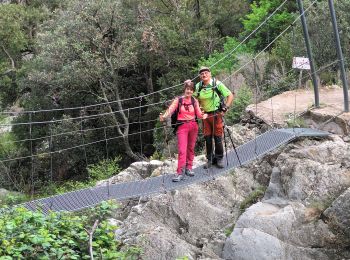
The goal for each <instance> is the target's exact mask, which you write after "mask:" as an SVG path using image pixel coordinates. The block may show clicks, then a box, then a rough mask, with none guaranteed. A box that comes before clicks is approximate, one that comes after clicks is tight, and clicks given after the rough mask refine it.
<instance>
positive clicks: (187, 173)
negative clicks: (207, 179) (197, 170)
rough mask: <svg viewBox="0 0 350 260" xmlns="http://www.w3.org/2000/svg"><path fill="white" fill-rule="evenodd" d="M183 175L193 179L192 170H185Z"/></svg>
mask: <svg viewBox="0 0 350 260" xmlns="http://www.w3.org/2000/svg"><path fill="white" fill-rule="evenodd" d="M185 174H186V175H187V176H190V177H193V176H194V172H193V171H192V170H190V169H186V170H185Z"/></svg>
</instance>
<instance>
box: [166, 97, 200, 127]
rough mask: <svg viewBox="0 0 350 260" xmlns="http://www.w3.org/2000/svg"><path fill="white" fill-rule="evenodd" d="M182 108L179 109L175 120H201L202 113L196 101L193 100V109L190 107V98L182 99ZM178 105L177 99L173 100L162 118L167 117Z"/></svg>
mask: <svg viewBox="0 0 350 260" xmlns="http://www.w3.org/2000/svg"><path fill="white" fill-rule="evenodd" d="M182 98H183V99H182V106H181V107H180V112H179V113H178V116H177V120H180V121H181V120H184V121H186V120H194V119H195V118H196V116H197V118H202V117H203V115H202V111H201V109H200V108H199V103H198V100H197V99H195V102H194V107H193V106H192V101H191V98H185V97H182ZM178 105H179V98H178V97H177V98H175V100H174V101H173V102H172V103H171V105H170V106H169V108H168V109H167V111H166V112H165V113H164V115H163V116H164V117H169V116H170V115H171V114H172V113H174V111H175V110H176V109H177V107H178Z"/></svg>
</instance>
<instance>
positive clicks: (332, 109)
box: [247, 86, 350, 126]
mask: <svg viewBox="0 0 350 260" xmlns="http://www.w3.org/2000/svg"><path fill="white" fill-rule="evenodd" d="M319 93H320V95H319V96H320V108H313V109H312V112H313V113H316V114H320V115H322V116H337V117H339V118H341V119H343V120H345V121H346V122H348V123H349V122H350V113H345V112H344V95H343V89H342V88H341V87H338V86H330V87H323V88H321V89H320V91H319ZM314 99H315V97H314V91H313V90H310V89H307V90H306V89H299V90H295V91H287V92H284V93H282V94H280V95H277V96H274V97H272V98H270V99H267V100H265V101H262V102H260V103H258V105H257V115H258V117H259V118H261V119H263V120H264V121H265V122H266V123H268V124H270V125H271V124H272V123H274V124H277V125H280V126H284V125H286V122H287V120H288V119H289V118H292V117H293V115H294V113H296V114H300V113H302V112H305V111H307V110H308V109H310V108H311V107H312V106H313V105H314ZM247 111H249V112H250V113H252V114H254V115H255V112H256V107H255V104H252V105H249V106H248V107H247Z"/></svg>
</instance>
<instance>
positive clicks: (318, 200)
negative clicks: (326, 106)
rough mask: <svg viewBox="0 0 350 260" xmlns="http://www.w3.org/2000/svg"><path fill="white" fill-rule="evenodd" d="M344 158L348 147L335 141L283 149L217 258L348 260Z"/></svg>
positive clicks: (348, 181)
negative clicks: (263, 190) (259, 195)
mask: <svg viewBox="0 0 350 260" xmlns="http://www.w3.org/2000/svg"><path fill="white" fill-rule="evenodd" d="M349 156H350V148H349V145H348V144H346V143H345V142H344V141H343V140H342V139H341V138H339V137H337V136H332V137H331V138H330V139H328V140H322V141H317V140H310V139H305V140H301V141H298V142H295V143H292V144H289V145H287V146H286V147H284V149H283V151H282V152H281V153H280V154H279V155H278V156H277V158H276V160H275V161H274V164H273V167H272V174H271V178H270V182H269V185H268V188H267V190H266V193H265V196H264V198H263V201H262V202H259V203H257V204H254V205H253V206H251V207H250V208H248V210H247V211H246V212H244V213H243V214H242V215H241V216H240V217H239V219H238V220H237V222H236V225H235V228H234V230H233V233H232V234H231V236H230V237H229V238H228V239H227V241H226V243H225V247H224V252H223V257H224V258H225V259H347V258H349V257H350V252H349V250H348V249H347V247H348V242H349V237H350V235H349V234H350V231H349V224H350V223H349V216H350V212H349V209H350V206H349V205H350V204H349V203H348V202H347V201H348V200H349V196H350V195H349V194H350V192H349V188H348V187H349V186H350V170H349V168H350V163H349ZM344 190H345V191H344ZM332 202H333V203H332Z"/></svg>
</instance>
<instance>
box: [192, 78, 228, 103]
mask: <svg viewBox="0 0 350 260" xmlns="http://www.w3.org/2000/svg"><path fill="white" fill-rule="evenodd" d="M203 88H204V86H203V81H200V82H199V87H198V96H197V98H199V96H200V93H201V90H202V89H203ZM212 89H213V91H215V93H216V94H217V95H218V96H219V98H220V99H222V97H223V96H222V94H221V92H220V90H219V89H218V87H217V86H216V79H215V78H213V86H212Z"/></svg>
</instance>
